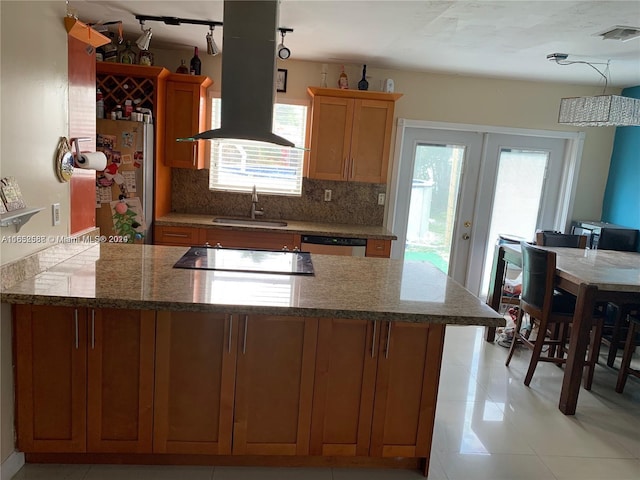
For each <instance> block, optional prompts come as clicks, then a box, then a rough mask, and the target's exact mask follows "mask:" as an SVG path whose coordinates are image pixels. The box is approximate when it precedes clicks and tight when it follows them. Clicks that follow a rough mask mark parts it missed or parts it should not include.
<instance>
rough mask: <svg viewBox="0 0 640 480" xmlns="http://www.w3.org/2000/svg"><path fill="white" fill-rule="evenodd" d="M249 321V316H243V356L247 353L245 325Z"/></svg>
mask: <svg viewBox="0 0 640 480" xmlns="http://www.w3.org/2000/svg"><path fill="white" fill-rule="evenodd" d="M248 321H249V315H245V316H244V338H243V339H242V354H243V355H244V354H245V353H246V351H247V326H248V325H247V323H248Z"/></svg>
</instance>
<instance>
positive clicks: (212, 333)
mask: <svg viewBox="0 0 640 480" xmlns="http://www.w3.org/2000/svg"><path fill="white" fill-rule="evenodd" d="M156 334H157V338H156V390H155V408H154V417H155V421H154V436H153V451H154V453H188V454H208V455H229V454H231V435H232V429H233V403H234V384H235V368H236V351H237V343H238V321H237V319H236V318H235V317H234V316H230V315H224V314H213V313H197V312H158V317H157V332H156Z"/></svg>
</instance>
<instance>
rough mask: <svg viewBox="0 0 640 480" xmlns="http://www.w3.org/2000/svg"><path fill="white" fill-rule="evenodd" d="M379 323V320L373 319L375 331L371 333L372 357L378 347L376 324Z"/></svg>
mask: <svg viewBox="0 0 640 480" xmlns="http://www.w3.org/2000/svg"><path fill="white" fill-rule="evenodd" d="M377 325H378V321H377V320H374V321H373V333H372V334H371V358H373V356H374V352H375V348H376V326H377Z"/></svg>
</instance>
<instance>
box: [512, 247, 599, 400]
mask: <svg viewBox="0 0 640 480" xmlns="http://www.w3.org/2000/svg"><path fill="white" fill-rule="evenodd" d="M520 245H521V250H522V294H521V295H520V312H519V315H518V318H517V320H516V330H515V332H514V337H513V341H512V342H511V347H510V349H509V354H508V356H507V360H506V362H505V365H507V366H509V363H510V362H511V358H512V357H513V353H514V352H515V349H516V346H517V345H518V344H523V345H525V346H526V347H528V348H529V349H531V350H532V351H533V352H532V354H531V360H530V362H529V368H528V370H527V374H526V376H525V379H524V384H525V385H527V386H528V385H529V383H531V379H532V378H533V373H534V372H535V369H536V366H537V365H538V362H552V363H555V364H557V365H562V364H564V363H566V358H565V357H564V354H565V352H566V344H567V342H568V339H569V335H570V333H569V332H570V325H571V323H572V321H573V313H574V310H575V297H574V296H573V295H570V294H566V293H560V292H557V291H556V289H555V272H556V254H555V252H552V251H549V250H545V249H542V248H538V247H536V246H534V245H530V244H528V243H526V242H522V243H521V244H520ZM525 313H526V314H528V315H529V318H530V321H531V326H533V325H534V324H536V325H537V327H538V329H537V334H536V336H535V339H530V338H529V337H530V334H531V330H530V329H526V330H525V332H524V333H523V331H522V330H523V329H522V319H523V316H524V314H525ZM592 321H593V324H592V332H591V333H592V335H591V341H590V343H589V348H588V353H587V358H586V360H585V366H586V367H587V372H586V375H585V378H584V387H585V389H587V390H589V389H591V383H592V381H593V372H594V370H595V365H596V363H597V359H598V358H597V355H598V345H599V344H600V335H601V334H602V317H601V316H597V317H593V319H592ZM557 325H561V326H562V327H563V328H562V329H560V330H559V329H557V328H556V326H557ZM559 331H560V332H562V333H561V334H560V335H558V334H557V332H559ZM544 347H548V348H547V349H546V351H545V348H544ZM543 353H545V355H543Z"/></svg>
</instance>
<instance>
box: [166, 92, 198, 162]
mask: <svg viewBox="0 0 640 480" xmlns="http://www.w3.org/2000/svg"><path fill="white" fill-rule="evenodd" d="M201 100H202V102H201ZM201 103H204V99H201V97H200V84H198V83H190V82H182V81H174V80H169V81H167V103H166V109H167V110H166V112H167V116H166V130H165V132H166V136H165V159H164V161H165V164H166V165H169V166H171V167H180V168H197V169H200V168H204V166H205V161H204V160H205V159H204V157H205V155H204V153H205V143H204V140H198V141H196V142H178V141H176V139H177V138H186V137H189V136H192V135H195V134H196V133H200V131H201V130H200V118H201V117H200V115H201V111H200V109H201ZM202 106H203V107H204V105H202Z"/></svg>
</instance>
